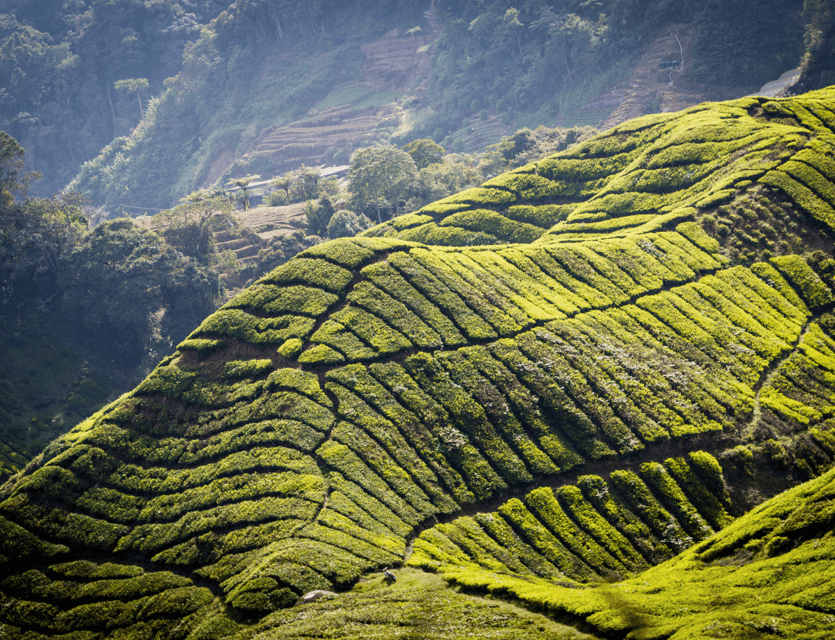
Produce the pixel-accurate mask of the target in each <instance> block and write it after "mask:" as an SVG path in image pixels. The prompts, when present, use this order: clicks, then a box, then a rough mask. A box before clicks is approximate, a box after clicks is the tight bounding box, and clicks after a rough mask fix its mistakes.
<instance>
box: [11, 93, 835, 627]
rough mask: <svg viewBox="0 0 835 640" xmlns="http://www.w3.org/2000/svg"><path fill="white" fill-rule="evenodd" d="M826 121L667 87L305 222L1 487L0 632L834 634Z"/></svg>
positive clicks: (772, 103)
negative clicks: (361, 222)
mask: <svg viewBox="0 0 835 640" xmlns="http://www.w3.org/2000/svg"><path fill="white" fill-rule="evenodd" d="M834 143H835V89H828V90H823V91H819V92H815V93H811V94H808V95H805V96H802V97H799V98H795V99H784V100H772V99H767V98H746V99H742V100H738V101H734V102H727V103H719V104H708V105H702V106H699V107H695V108H693V109H690V110H688V111H685V112H682V113H678V114H664V115H653V116H646V117H644V118H641V119H638V120H634V121H630V122H628V123H626V124H624V125H622V126H620V127H617V128H615V129H612V130H610V131H608V132H606V133H604V134H602V135H599V136H597V137H594V138H592V139H590V140H587V141H585V142H583V143H580V144H579V145H576V146H574V147H572V148H571V149H569V150H568V151H565V152H563V153H560V154H557V155H555V156H551V157H549V158H547V159H544V160H542V161H539V162H536V163H533V164H530V165H526V166H524V167H522V168H520V169H518V170H516V171H513V172H511V173H508V174H504V175H501V176H498V177H496V178H494V179H492V180H491V181H489V182H487V183H485V184H484V185H483V186H482V187H481V188H478V189H472V190H469V191H465V192H463V193H460V194H458V195H456V196H453V197H451V198H447V199H445V200H442V201H439V202H437V203H434V204H432V205H429V206H428V207H425V208H424V209H422V210H420V211H418V212H416V213H414V214H409V215H406V216H403V217H400V218H396V219H394V220H393V221H391V222H388V223H384V224H383V225H380V226H378V227H376V228H374V229H371V230H369V231H368V232H366V234H365V235H364V236H362V237H357V238H353V239H341V240H336V241H332V242H329V243H325V244H321V245H317V246H315V247H313V248H311V249H309V250H307V251H306V252H304V253H302V254H300V255H299V256H298V257H296V258H294V259H292V260H290V261H289V262H288V263H286V264H285V265H283V266H281V267H279V268H278V269H276V270H274V271H272V272H271V273H269V274H268V275H267V276H265V277H264V278H262V279H261V280H259V281H258V282H257V283H256V284H254V285H253V286H251V287H250V288H249V289H247V290H245V291H244V292H243V293H241V294H240V295H238V296H237V297H235V298H234V299H232V300H231V301H230V302H229V303H227V304H226V305H224V306H223V307H222V308H221V309H220V310H218V311H217V312H216V313H214V314H213V315H211V316H210V317H209V318H207V319H206V320H205V321H204V322H203V323H202V324H201V325H200V326H199V327H198V328H197V329H196V330H195V331H194V332H193V333H192V334H191V335H190V336H189V337H188V339H186V340H185V341H184V342H182V343H181V344H180V345H179V346H178V349H177V352H176V353H175V354H173V355H172V356H170V357H168V358H166V359H165V360H164V361H163V362H162V363H160V365H159V366H158V367H157V368H156V370H155V371H154V372H153V373H152V374H151V375H150V376H149V377H148V378H147V379H146V380H145V381H144V382H142V383H141V384H140V385H139V386H138V387H137V388H136V389H135V390H134V391H132V392H131V393H128V394H126V395H124V396H123V397H122V398H120V399H119V400H118V401H116V402H114V403H113V404H111V405H110V406H108V407H106V408H105V409H103V410H102V411H101V412H99V413H98V414H96V415H95V416H93V417H92V418H90V419H89V420H87V421H85V422H83V423H82V424H80V425H79V426H78V427H76V428H75V429H73V430H72V431H71V432H69V433H68V434H66V435H64V436H62V437H61V438H60V439H58V440H56V441H55V442H53V443H52V444H50V445H49V446H48V447H47V448H46V449H45V451H44V452H43V453H42V454H41V455H40V456H39V457H38V458H36V459H35V460H34V461H33V462H32V463H31V464H30V465H29V466H28V467H27V469H26V470H25V471H23V472H22V473H21V474H19V475H17V476H15V477H13V478H12V479H11V480H10V481H9V482H8V483H7V484H5V485H4V486H3V487H2V489H0V499H2V502H1V503H0V528H2V534H1V535H0V563H2V564H0V567H2V569H0V594H2V596H0V597H2V605H3V606H2V607H0V625H2V626H0V630H2V631H3V632H4V633H5V635H6V636H9V637H14V638H27V639H30V638H31V639H34V638H42V637H55V636H60V637H65V638H70V637H72V638H78V639H81V638H84V639H85V640H88V639H90V640H92V639H93V638H104V637H113V638H139V637H161V638H194V639H197V638H221V637H230V636H233V635H236V634H237V637H239V638H256V637H264V638H279V637H293V636H292V634H295V635H296V636H305V637H311V636H313V637H322V636H324V635H326V636H327V637H351V636H352V634H353V635H354V637H356V636H357V635H362V636H363V637H381V638H388V637H420V636H422V635H440V636H444V637H446V636H450V637H455V636H456V635H463V634H464V633H470V632H471V633H474V634H475V635H477V636H479V637H505V636H506V637H514V638H516V637H535V638H539V637H562V636H565V637H571V636H572V635H574V632H573V631H572V630H570V629H564V628H560V627H557V626H554V624H553V622H551V621H550V620H546V619H545V618H541V617H538V616H537V615H534V614H533V613H526V612H525V611H524V609H529V610H530V611H531V612H537V613H538V614H541V613H545V614H546V615H547V616H549V617H550V618H552V619H558V620H559V621H560V622H564V623H568V624H570V625H572V626H574V627H576V628H577V629H578V630H579V631H582V632H587V633H591V634H593V635H599V636H601V637H602V636H605V637H623V636H624V635H625V634H626V633H631V634H632V636H631V637H635V638H667V637H675V638H677V639H680V638H685V637H687V638H690V637H693V638H696V637H740V638H742V637H756V638H759V637H766V636H767V634H773V633H777V632H778V631H779V632H781V633H784V634H788V637H815V636H814V634H815V633H818V634H824V632H825V631H827V630H828V631H830V632H831V631H832V630H833V629H835V605H833V603H832V599H831V595H829V594H830V593H831V575H830V574H831V550H832V542H831V539H832V537H831V533H830V531H831V528H832V526H831V525H832V522H831V520H832V516H831V513H832V506H831V505H832V497H831V496H832V493H831V482H832V474H831V473H829V474H826V471H827V470H828V469H829V468H830V467H831V466H832V462H833V460H835V433H833V431H832V427H833V418H835V402H833V398H835V395H833V380H835V377H833V376H835V340H833V328H835V316H833V309H834V308H835V296H833V287H835V260H833V258H832V254H833V234H835V224H833V223H834V222H835V188H833V179H835V144H834ZM806 481H811V484H801V483H803V482H806ZM798 485H800V486H799V487H798ZM792 487H795V488H794V489H791V488H792ZM786 489H791V491H792V493H789V494H784V495H782V496H781V497H779V498H777V499H776V500H775V501H771V502H766V500H768V499H769V498H771V497H772V496H775V495H777V494H779V493H780V492H782V491H784V490H786ZM763 503H764V504H763ZM757 505H760V506H759V507H757ZM754 507H757V508H756V509H755V510H754V511H751V509H752V508H754ZM404 564H405V565H408V567H409V568H407V569H403V570H402V572H401V573H400V574H399V575H400V576H401V580H400V581H398V582H397V583H396V584H395V585H393V586H387V585H385V584H384V583H383V582H382V581H381V579H380V578H379V574H378V573H377V572H379V571H380V570H382V569H383V568H384V567H386V566H388V567H400V566H402V565H404ZM427 572H428V573H427ZM375 573H376V574H377V575H376V576H375ZM435 574H437V575H435ZM438 576H440V578H443V579H444V580H446V581H449V583H451V584H453V585H459V586H461V587H462V588H463V589H464V590H463V591H461V592H457V591H451V590H449V589H447V588H445V587H444V583H443V582H441V581H440V580H439V578H438ZM776 585H779V588H777V587H776ZM317 589H324V590H329V591H333V592H336V593H337V595H336V596H331V597H330V598H329V599H327V600H323V601H320V602H318V603H316V604H313V605H303V606H301V607H299V608H294V609H288V608H289V607H291V606H292V605H294V604H295V603H296V601H297V599H298V598H299V597H300V596H301V595H303V594H305V593H307V592H309V591H312V590H317ZM349 590H350V592H349V593H348V594H347V595H346V592H348V591H349ZM487 592H492V593H495V594H498V595H509V596H511V597H512V598H513V599H514V600H515V601H516V602H515V605H517V606H516V608H512V607H509V605H508V606H507V607H505V605H503V604H502V605H500V604H498V603H495V602H492V601H490V600H485V599H483V598H482V597H481V595H483V594H484V593H487ZM520 607H521V608H520ZM427 611H431V612H432V613H431V615H430V614H428V613H427ZM465 611H466V612H467V613H466V614H464V613H463V612H465ZM498 619H502V620H503V622H501V623H499V622H498V621H497V620H498ZM336 620H340V621H345V622H335V621H336ZM462 620H465V621H467V622H466V623H462V622H461V621H462ZM462 624H463V625H464V628H463V629H462ZM340 625H341V626H340ZM357 629H367V630H368V635H364V632H362V631H358V630H357ZM714 631H715V632H716V633H714ZM340 633H341V634H343V635H341V636H340V635H339V634H340ZM711 633H712V634H713V635H710V634H711ZM503 634H504V635H503ZM674 634H675V635H674ZM717 634H724V635H721V636H720V635H717ZM820 637H825V636H824V635H820Z"/></svg>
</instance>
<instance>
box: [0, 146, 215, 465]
mask: <svg viewBox="0 0 835 640" xmlns="http://www.w3.org/2000/svg"><path fill="white" fill-rule="evenodd" d="M0 175H2V184H0V189H1V190H0V322H1V323H2V325H3V327H4V335H3V337H2V340H0V355H2V361H3V367H2V370H3V371H2V374H0V395H2V398H0V443H3V444H9V443H12V444H13V445H14V447H13V448H14V449H15V450H16V451H18V452H19V453H21V454H24V455H25V456H26V455H28V456H31V455H32V454H33V453H35V452H36V451H37V450H39V449H40V448H42V447H43V446H44V445H45V444H46V442H48V441H49V440H50V439H51V438H54V437H55V436H57V435H58V434H59V433H61V432H63V431H64V430H66V429H67V428H69V427H71V426H72V425H73V424H75V423H76V422H78V421H79V420H80V419H82V418H83V417H85V416H87V415H89V413H90V412H92V411H94V410H95V409H96V408H98V406H100V405H101V404H102V403H103V402H104V401H105V399H106V398H107V397H108V395H109V394H110V393H111V392H113V391H124V390H125V389H127V388H130V386H132V385H134V384H135V383H136V381H137V380H138V379H140V378H141V376H142V375H144V374H145V373H147V371H148V370H149V368H150V367H152V366H153V365H154V364H156V361H157V360H158V359H159V358H160V357H161V355H162V354H163V353H165V352H167V351H169V350H170V349H171V348H172V346H173V345H175V344H177V342H178V341H179V340H181V339H182V338H183V337H184V336H185V335H187V334H188V332H189V331H190V330H191V329H192V328H193V327H194V326H196V325H197V324H198V323H199V322H200V321H201V320H202V319H203V318H204V317H205V316H206V315H208V314H209V313H211V312H212V311H214V310H215V308H216V307H217V303H218V300H219V298H220V294H221V287H220V280H219V277H218V274H217V272H216V270H215V269H214V267H213V264H212V253H211V247H206V248H205V249H204V250H203V251H199V252H198V251H194V252H191V253H192V255H188V253H184V252H183V249H184V248H185V245H186V244H187V243H186V242H183V241H182V239H178V238H174V237H172V242H168V241H167V240H166V238H164V237H163V236H160V235H158V234H156V233H154V232H152V231H150V230H148V229H146V228H143V227H140V226H138V225H137V224H135V223H134V222H133V221H132V220H131V219H129V218H119V219H115V220H111V221H107V222H104V223H103V224H100V225H99V226H96V227H95V228H91V225H90V224H89V222H88V214H89V213H90V210H89V206H87V203H86V201H85V200H84V198H83V197H81V196H79V195H78V194H76V193H72V192H68V193H64V194H61V195H59V196H56V197H53V198H40V197H34V198H29V197H27V196H26V186H27V182H28V181H29V180H30V179H31V178H32V177H35V176H31V175H27V174H26V172H25V170H24V167H23V148H22V147H21V146H20V145H19V144H18V143H17V142H16V141H15V140H14V138H12V137H11V136H9V135H8V134H6V133H4V132H0ZM178 240H179V241H178ZM19 347H23V349H22V350H23V352H21V353H18V352H17V351H20V350H21V349H19ZM2 462H3V461H2V460H0V477H3V476H5V475H7V474H8V471H9V470H8V469H5V468H4V467H5V466H6V465H4V464H2Z"/></svg>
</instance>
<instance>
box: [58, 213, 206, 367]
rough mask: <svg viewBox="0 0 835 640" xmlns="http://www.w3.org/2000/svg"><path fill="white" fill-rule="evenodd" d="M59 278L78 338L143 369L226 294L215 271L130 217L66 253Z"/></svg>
mask: <svg viewBox="0 0 835 640" xmlns="http://www.w3.org/2000/svg"><path fill="white" fill-rule="evenodd" d="M60 273H61V278H60V285H61V288H62V290H63V292H64V295H63V299H62V303H61V306H62V312H63V317H64V318H66V319H67V326H68V328H71V330H72V331H74V332H75V334H76V335H75V338H76V340H78V341H80V342H82V343H85V344H87V345H89V346H90V347H98V348H102V346H104V348H106V349H107V351H108V355H109V356H110V357H112V358H124V359H125V360H126V362H132V363H136V364H138V363H139V362H142V361H147V362H148V363H152V361H153V360H154V357H153V356H154V354H155V353H156V352H158V351H159V350H162V349H166V350H167V349H170V348H172V347H173V345H175V344H176V343H177V342H179V341H180V340H182V339H183V338H185V336H186V335H187V333H188V331H190V330H191V329H193V328H194V327H195V326H196V325H197V324H198V323H199V322H200V320H202V319H203V318H204V317H205V316H206V315H208V314H209V313H211V312H212V311H213V310H214V309H215V307H216V301H217V298H218V297H219V295H220V281H219V279H218V277H217V275H216V274H214V273H212V272H211V271H210V270H209V269H208V268H206V267H203V266H201V265H199V264H198V263H197V262H196V261H194V260H192V259H190V258H187V257H186V256H184V255H183V254H182V253H180V252H179V251H177V250H175V249H174V248H172V247H170V246H168V245H166V243H165V241H164V240H163V239H162V238H161V237H160V236H158V235H157V234H156V233H154V232H152V231H149V230H147V229H143V228H141V227H139V226H137V225H136V224H135V223H134V222H133V221H132V220H130V219H126V218H122V219H118V220H111V221H108V222H105V223H103V224H101V225H99V226H98V227H96V228H95V229H93V230H92V231H91V232H90V233H88V234H87V235H86V236H85V237H84V239H83V240H82V241H81V242H80V243H79V244H78V245H77V246H75V247H74V248H73V249H72V250H71V251H67V252H65V253H64V254H63V255H62V256H61V268H60ZM123 365H124V363H122V366H123Z"/></svg>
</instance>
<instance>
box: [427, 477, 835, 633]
mask: <svg viewBox="0 0 835 640" xmlns="http://www.w3.org/2000/svg"><path fill="white" fill-rule="evenodd" d="M665 465H666V463H665ZM833 484H835V471H830V472H828V473H826V474H824V475H823V476H821V477H819V478H817V479H815V480H812V481H810V482H807V483H806V484H803V485H800V486H798V487H795V488H794V489H790V490H788V491H786V492H785V493H783V494H780V495H778V496H777V497H776V498H773V499H771V500H769V501H768V502H766V503H764V504H762V505H760V506H759V507H757V508H756V509H754V510H752V511H751V512H749V513H747V514H746V515H744V516H741V517H740V518H738V519H736V520H735V521H734V522H732V523H730V524H729V525H727V526H726V527H725V528H724V529H723V530H722V531H720V532H718V533H717V534H714V535H712V536H710V537H709V538H707V539H706V540H704V541H702V542H701V543H698V544H696V545H695V546H693V547H691V548H690V549H688V550H687V551H685V552H683V553H682V554H680V555H678V556H676V557H675V558H673V559H671V560H668V561H666V562H664V563H662V564H660V565H658V566H655V567H652V568H649V569H647V570H645V571H643V572H642V573H641V574H640V575H638V576H635V577H633V578H630V579H627V580H624V581H622V582H619V583H617V584H611V585H590V587H585V586H584V585H581V584H578V583H572V582H568V581H565V580H563V581H555V580H553V579H543V578H541V577H538V576H533V575H525V574H520V573H517V572H509V571H506V570H502V569H496V568H493V567H489V566H487V565H486V564H484V563H481V564H478V565H477V564H474V563H470V564H465V563H462V564H460V565H458V566H452V565H447V566H445V567H444V569H443V576H444V578H445V579H446V580H448V581H450V582H452V583H453V584H455V585H458V586H461V587H463V588H465V589H466V590H467V591H468V592H470V593H472V592H478V591H485V592H489V593H491V594H494V595H503V596H509V597H511V598H513V599H514V600H515V601H516V602H521V603H525V604H526V605H527V606H528V607H529V608H532V609H536V610H538V611H544V612H548V613H549V614H550V615H552V616H555V617H559V619H561V620H566V621H573V622H575V623H576V624H578V625H582V626H583V627H584V628H586V629H589V630H590V631H591V632H593V633H599V634H601V635H603V636H605V637H613V636H614V637H625V636H627V634H630V632H632V633H633V634H634V635H637V634H638V633H640V635H641V636H646V637H676V636H679V637H705V636H704V634H705V633H710V634H712V635H715V634H717V633H720V634H722V635H723V636H725V637H732V638H745V637H752V635H753V637H769V636H771V637H775V636H778V637H779V636H782V637H791V638H809V639H811V640H826V639H827V638H829V637H831V635H832V630H833V628H835V604H833V601H832V597H831V594H832V593H833V588H835V576H833V573H832V569H831V566H832V562H833V560H834V559H835V541H833V537H832V535H831V521H832V508H833V495H835V487H833Z"/></svg>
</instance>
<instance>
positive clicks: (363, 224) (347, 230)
mask: <svg viewBox="0 0 835 640" xmlns="http://www.w3.org/2000/svg"><path fill="white" fill-rule="evenodd" d="M370 226H371V220H369V219H368V218H367V217H366V216H364V215H363V214H361V213H354V212H353V211H348V210H347V209H340V210H339V211H337V212H336V213H334V214H333V215H332V216H331V219H330V222H328V238H330V239H331V240H333V239H334V238H352V237H354V236H355V235H357V234H358V233H361V232H363V231H365V230H366V229H368V228H369V227H370Z"/></svg>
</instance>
